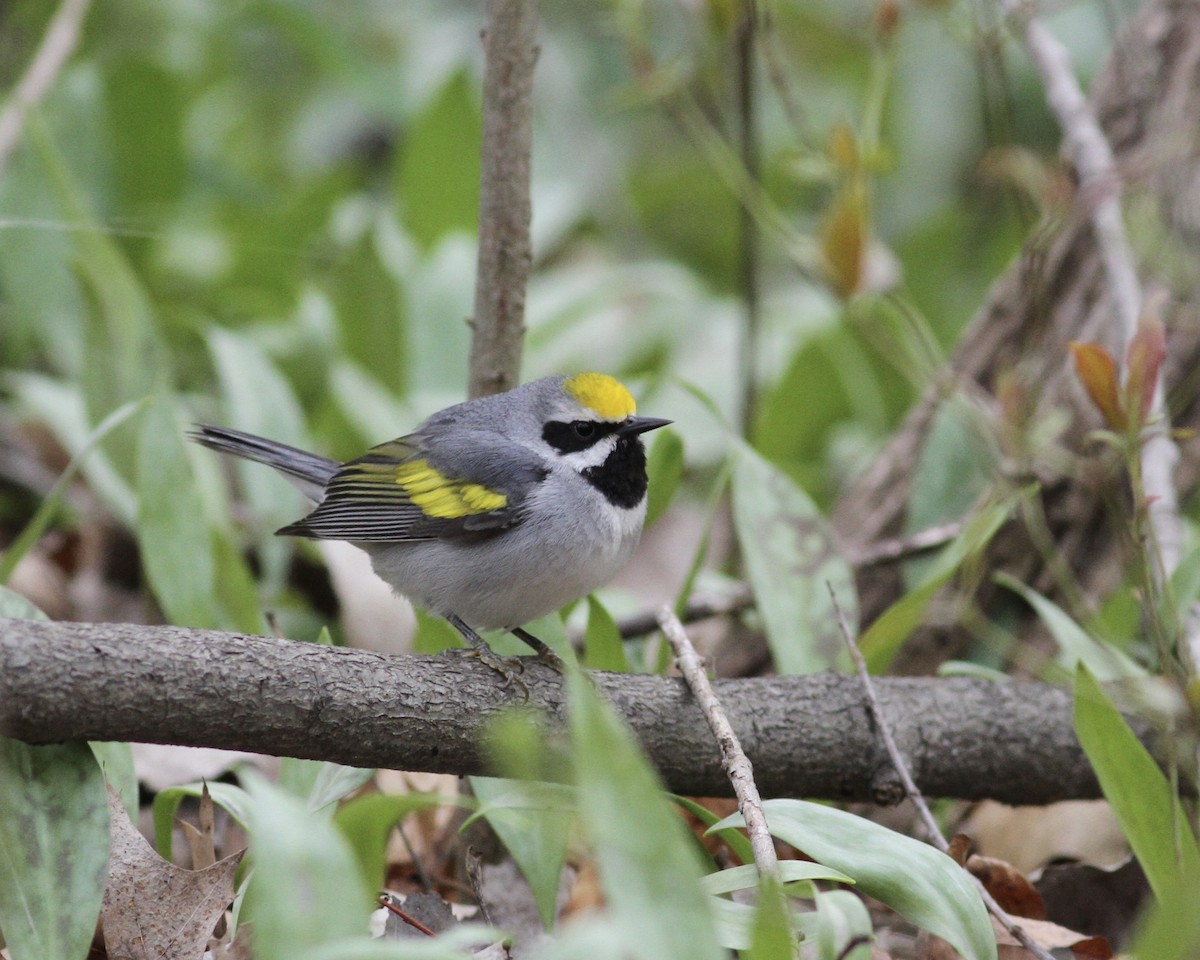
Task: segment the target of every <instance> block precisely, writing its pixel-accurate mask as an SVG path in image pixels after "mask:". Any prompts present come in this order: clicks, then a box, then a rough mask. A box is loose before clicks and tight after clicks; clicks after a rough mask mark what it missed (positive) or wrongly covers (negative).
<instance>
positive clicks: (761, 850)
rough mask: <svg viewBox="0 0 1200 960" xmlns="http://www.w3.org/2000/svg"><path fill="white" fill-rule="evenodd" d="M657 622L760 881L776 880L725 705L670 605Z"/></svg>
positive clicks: (748, 770)
mask: <svg viewBox="0 0 1200 960" xmlns="http://www.w3.org/2000/svg"><path fill="white" fill-rule="evenodd" d="M658 622H659V624H661V626H662V630H663V634H664V635H665V636H666V638H667V641H668V642H669V643H670V644H671V649H672V650H673V651H674V652H675V662H676V663H677V664H678V665H679V672H680V673H681V674H683V679H684V682H685V683H687V685H688V689H689V690H691V691H692V695H693V696H694V697H695V698H696V702H697V703H699V705H700V709H701V710H703V711H704V718H705V719H706V720H707V721H708V727H709V729H710V730H712V733H713V736H714V737H716V739H717V746H718V747H719V748H720V750H721V766H722V767H724V768H725V773H726V775H727V776H728V777H729V782H730V783H731V784H733V791H734V793H735V794H737V799H738V809H739V810H740V811H741V814H742V819H744V820H745V821H746V833H747V834H749V836H750V847H751V849H752V850H753V851H754V865H755V866H756V867H757V868H758V875H759V877H761V878H762V879H763V880H770V881H774V882H776V883H778V881H779V859H778V857H777V856H776V855H775V841H774V840H772V839H771V832H770V831H769V830H768V829H767V818H766V815H765V814H764V813H763V809H762V798H761V797H760V796H759V794H758V786H757V785H756V784H755V783H754V767H753V765H752V764H751V763H750V758H749V757H747V756H746V752H745V751H744V750H743V749H742V744H741V742H740V741H739V740H738V737H737V734H736V733H734V732H733V727H732V726H731V725H730V723H729V717H728V716H726V714H725V708H724V707H722V706H721V701H720V700H718V699H717V695H716V693H715V692H714V691H713V688H712V684H711V683H710V682H709V680H708V675H707V674H706V673H705V672H704V665H703V664H702V663H701V661H700V655H699V654H698V653H697V652H696V648H695V647H694V646H692V641H691V640H690V639H689V638H688V635H687V631H686V630H684V629H683V624H682V623H680V622H679V618H678V617H677V616H675V612H674V611H673V610H672V609H671V608H670V607H663V608H662V610H661V611H659V614H658Z"/></svg>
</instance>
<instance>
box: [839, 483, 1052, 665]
mask: <svg viewBox="0 0 1200 960" xmlns="http://www.w3.org/2000/svg"><path fill="white" fill-rule="evenodd" d="M1032 490H1033V488H1032V487H1030V488H1026V489H1023V490H1018V491H1015V492H1014V493H1012V494H1011V495H1009V496H1007V497H1005V498H1003V499H1001V500H999V501H998V502H996V503H991V504H989V505H987V506H986V507H984V508H983V509H982V510H980V511H979V512H978V513H976V514H975V516H974V517H972V518H971V521H970V522H969V523H968V524H967V525H966V526H965V527H964V528H963V530H962V532H961V533H960V534H959V535H958V536H957V537H955V538H954V540H953V542H951V543H950V544H948V545H947V546H946V547H945V548H944V549H943V550H942V551H941V552H940V553H939V554H938V555H937V556H936V557H934V558H933V560H932V561H931V562H930V563H928V564H925V565H924V569H925V578H924V579H923V580H922V581H921V582H920V583H919V584H918V586H916V587H915V588H914V589H912V590H910V591H909V592H908V593H906V594H905V595H904V596H902V597H901V598H900V599H899V600H897V601H896V602H895V603H893V604H892V605H891V606H890V607H888V608H887V609H886V610H885V611H883V613H882V614H880V615H879V616H878V617H877V618H876V619H875V621H874V622H873V623H872V624H871V626H869V627H868V628H867V630H866V632H865V633H864V634H863V635H862V636H861V637H860V638H859V640H858V648H859V650H861V651H862V654H863V656H864V657H865V658H866V660H867V666H868V667H869V668H870V670H871V672H872V673H883V672H884V671H885V670H886V669H887V668H888V665H889V664H891V662H892V659H893V658H894V657H895V656H896V654H897V653H899V652H900V648H901V646H903V644H904V641H905V640H907V639H908V638H909V636H910V635H911V634H912V632H913V631H914V630H915V629H916V628H917V627H918V626H920V624H921V618H922V617H923V616H924V615H925V608H926V607H927V606H929V601H931V600H932V599H933V598H934V597H935V596H936V595H937V592H938V591H939V590H940V589H941V588H942V587H944V586H945V585H946V584H947V583H949V581H950V578H951V577H952V576H954V574H955V572H957V570H958V569H959V567H961V566H962V564H963V563H964V562H965V561H966V560H968V559H969V558H971V557H974V556H976V555H977V554H978V553H979V552H980V551H981V550H983V549H984V548H985V547H986V546H987V545H988V543H990V542H991V539H992V537H993V536H995V534H996V531H997V530H999V529H1000V527H1001V526H1002V525H1003V524H1004V521H1005V520H1007V519H1008V516H1009V514H1010V513H1011V512H1012V510H1013V507H1014V505H1015V504H1016V503H1017V502H1018V501H1019V500H1020V499H1021V498H1022V497H1025V496H1029V495H1030V493H1031V492H1032Z"/></svg>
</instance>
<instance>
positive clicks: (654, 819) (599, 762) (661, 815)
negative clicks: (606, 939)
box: [567, 672, 724, 960]
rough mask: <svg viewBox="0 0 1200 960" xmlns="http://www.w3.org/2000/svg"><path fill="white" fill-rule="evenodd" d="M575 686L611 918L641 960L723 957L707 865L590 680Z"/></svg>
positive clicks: (575, 724) (575, 723)
mask: <svg viewBox="0 0 1200 960" xmlns="http://www.w3.org/2000/svg"><path fill="white" fill-rule="evenodd" d="M567 686H568V695H569V698H570V721H569V727H570V734H571V745H572V747H573V749H574V756H575V761H576V785H577V786H578V789H579V792H578V797H579V813H580V819H581V823H582V826H583V830H584V832H585V834H586V835H587V838H588V840H589V841H590V843H591V847H592V850H593V851H594V853H595V855H596V862H597V864H598V866H599V869H600V881H601V884H602V886H603V888H604V893H605V897H606V899H607V901H608V906H609V910H610V912H611V915H612V922H613V924H616V925H620V926H623V927H625V928H626V930H627V931H628V932H630V933H631V934H632V939H633V941H634V942H635V943H636V944H637V945H638V949H637V951H636V954H633V955H635V956H637V957H645V958H653V960H671V958H674V957H678V958H680V960H683V958H687V960H706V958H710V957H711V958H713V960H718V958H723V957H724V954H723V953H722V951H721V949H720V948H719V947H718V946H717V941H716V936H715V930H714V928H713V921H712V917H711V916H710V914H709V907H708V903H709V902H710V898H708V897H706V896H705V895H704V894H703V893H702V892H701V890H700V878H701V876H702V874H703V873H704V872H705V870H704V866H703V864H702V863H701V860H700V855H699V853H698V852H697V849H696V847H695V845H694V841H693V838H692V837H691V835H690V834H689V833H688V831H687V830H686V829H685V828H684V825H683V821H682V820H681V819H680V818H679V816H678V815H677V814H676V813H675V811H674V810H673V809H672V806H671V804H670V803H669V802H668V800H667V799H666V797H665V796H664V795H663V793H662V785H661V783H660V782H659V780H658V777H657V775H656V774H655V773H654V771H653V770H652V769H651V767H650V765H649V763H647V761H646V759H645V758H644V757H643V756H642V754H641V752H640V751H639V750H638V747H637V743H636V741H635V739H634V736H633V734H632V732H631V731H630V730H629V729H628V728H627V727H626V726H625V725H624V724H623V723H622V722H621V721H620V719H618V718H617V716H616V715H615V714H614V713H613V712H612V709H611V707H609V706H608V705H607V704H606V703H604V702H603V701H601V700H600V698H599V696H598V695H597V694H596V692H595V690H594V689H593V688H592V686H591V684H590V682H589V681H588V680H587V678H586V677H584V676H583V675H582V674H580V673H578V672H572V673H571V674H570V675H569V676H568V678H567Z"/></svg>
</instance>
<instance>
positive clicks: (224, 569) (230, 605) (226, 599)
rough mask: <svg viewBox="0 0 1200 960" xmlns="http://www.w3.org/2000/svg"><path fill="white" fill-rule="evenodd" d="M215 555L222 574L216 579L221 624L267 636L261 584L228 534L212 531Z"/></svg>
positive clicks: (221, 531)
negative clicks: (261, 598) (260, 597)
mask: <svg viewBox="0 0 1200 960" xmlns="http://www.w3.org/2000/svg"><path fill="white" fill-rule="evenodd" d="M213 555H214V557H215V559H216V564H217V569H218V570H219V571H220V572H221V575H220V576H219V577H217V583H216V588H217V594H216V600H217V602H218V603H219V605H220V609H221V621H222V623H224V624H225V625H226V626H227V627H228V628H229V629H232V630H240V631H242V632H243V633H249V634H252V635H255V636H266V635H267V633H268V630H267V621H266V618H265V617H264V616H263V607H262V601H261V600H260V599H259V595H258V584H257V583H256V582H255V580H254V575H253V573H252V572H251V570H250V567H249V566H248V565H247V563H246V560H245V558H244V557H243V556H242V553H241V551H240V550H238V549H237V548H236V547H235V546H234V544H233V541H232V539H231V538H230V535H229V534H228V532H227V531H225V530H222V529H214V530H213Z"/></svg>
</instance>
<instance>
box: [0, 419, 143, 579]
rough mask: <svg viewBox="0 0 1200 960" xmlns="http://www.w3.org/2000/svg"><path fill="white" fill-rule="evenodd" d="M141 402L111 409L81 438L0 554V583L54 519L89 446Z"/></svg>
mask: <svg viewBox="0 0 1200 960" xmlns="http://www.w3.org/2000/svg"><path fill="white" fill-rule="evenodd" d="M144 403H145V401H140V402H132V403H127V404H125V405H124V406H123V407H120V408H118V409H116V410H114V411H113V412H112V413H110V414H109V415H108V416H107V417H105V418H104V419H103V420H102V421H100V425H99V426H98V427H96V429H95V430H93V431H92V432H91V434H90V435H89V436H88V438H87V439H86V440H84V442H83V446H82V447H80V448H79V450H78V451H76V453H75V454H74V456H72V457H71V459H70V460H69V461H68V463H67V466H66V468H65V469H64V470H63V472H62V473H61V474H60V475H59V477H58V479H57V480H55V481H54V486H53V487H51V488H50V492H49V493H47V494H46V496H45V498H44V499H43V500H42V502H41V503H40V504H39V505H38V508H37V511H36V512H35V513H34V515H33V516H32V517H31V518H30V520H29V523H27V524H26V525H25V528H24V529H23V530H22V531H21V532H20V533H19V534H17V536H16V538H15V539H14V540H13V541H12V543H11V544H10V545H9V548H8V549H7V550H6V551H5V552H4V555H3V556H2V557H0V584H3V583H7V582H8V578H9V577H10V576H12V572H13V570H15V569H16V567H17V564H18V563H19V562H20V560H21V558H22V557H23V556H25V554H26V553H28V552H29V551H30V550H31V549H32V548H33V545H34V544H35V543H37V542H38V540H39V539H40V538H41V536H42V534H43V533H44V532H45V530H46V527H47V526H48V525H49V524H50V521H51V520H52V519H53V518H54V514H55V512H56V511H57V510H58V507H59V504H60V503H61V502H62V499H63V497H65V496H66V494H67V490H68V489H69V488H70V484H71V481H72V480H74V479H75V475H76V474H77V473H78V472H79V469H80V467H82V466H83V461H84V459H85V458H86V457H87V455H88V454H89V453H90V452H91V451H92V448H93V447H95V446H96V444H98V443H99V442H100V441H101V440H103V439H104V438H105V437H106V436H108V434H109V433H111V432H112V431H113V430H115V429H116V428H117V427H119V426H120V425H121V424H122V423H124V422H125V421H126V420H128V419H129V418H130V417H131V416H133V414H135V413H137V412H138V410H140V409H141V408H142V406H143V405H144Z"/></svg>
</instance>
